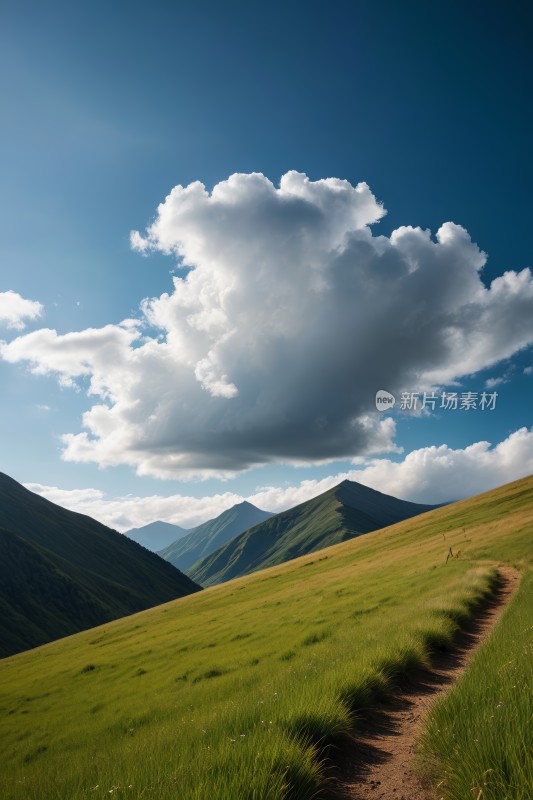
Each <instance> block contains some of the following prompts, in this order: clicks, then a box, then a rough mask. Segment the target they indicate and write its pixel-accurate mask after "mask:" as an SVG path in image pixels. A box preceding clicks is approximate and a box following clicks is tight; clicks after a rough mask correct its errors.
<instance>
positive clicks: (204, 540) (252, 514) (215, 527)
mask: <svg viewBox="0 0 533 800" xmlns="http://www.w3.org/2000/svg"><path fill="white" fill-rule="evenodd" d="M273 516H274V515H273V514H272V513H270V512H269V511H262V510H261V509H260V508H257V507H256V506H254V505H252V504H251V503H248V502H247V501H246V500H245V501H243V502H242V503H237V505H235V506H233V507H232V508H229V509H227V511H223V512H222V514H219V516H218V517H215V519H211V520H208V521H207V522H204V523H203V524H202V525H198V527H196V528H193V530H192V531H190V532H188V533H187V534H186V535H185V536H182V537H181V538H180V539H178V541H176V542H173V543H172V544H171V545H169V546H168V547H166V548H164V549H163V550H161V551H160V552H159V555H160V556H162V557H163V558H165V559H166V560H167V561H170V563H171V564H173V565H174V566H175V567H177V568H178V569H180V570H182V571H183V572H187V573H188V571H189V570H190V569H191V568H192V566H193V565H194V564H195V563H196V562H197V561H199V560H200V559H202V558H206V557H207V556H209V555H210V554H211V553H213V552H214V551H215V550H217V549H218V548H219V547H222V546H223V545H225V544H226V543H227V542H229V541H231V540H232V539H234V538H235V537H236V536H238V535H239V534H241V533H243V531H246V530H248V528H251V527H253V526H254V525H257V524H258V523H260V522H264V521H265V520H268V519H270V517H273Z"/></svg>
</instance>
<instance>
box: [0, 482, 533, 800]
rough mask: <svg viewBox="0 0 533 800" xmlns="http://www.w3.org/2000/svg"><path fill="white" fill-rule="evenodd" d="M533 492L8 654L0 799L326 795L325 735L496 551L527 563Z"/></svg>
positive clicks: (418, 643)
mask: <svg viewBox="0 0 533 800" xmlns="http://www.w3.org/2000/svg"><path fill="white" fill-rule="evenodd" d="M532 496H533V478H529V479H526V480H524V481H520V482H517V483H515V484H511V485H509V486H507V487H503V488H502V489H499V490H496V491H495V492H491V493H489V494H487V495H485V496H482V497H480V498H475V499H473V500H471V501H465V502H462V503H459V504H456V505H455V506H449V507H446V508H443V509H438V510H437V511H434V512H431V513H430V514H429V515H425V516H423V517H417V518H414V519H411V520H408V521H406V522H403V523H400V524H398V525H395V526H394V527H391V528H389V529H386V530H383V531H378V532H376V533H370V534H367V535H365V536H363V537H361V538H358V539H355V540H352V541H350V542H345V543H343V544H339V545H336V546H334V547H332V548H330V549H328V550H326V551H322V552H321V553H320V554H319V555H317V554H313V555H310V556H305V557H303V558H301V559H298V560H296V561H292V562H290V563H288V564H284V565H281V566H278V567H274V568H272V569H270V570H266V571H264V572H261V573H257V574H255V575H251V576H247V577H245V578H241V579H238V580H235V581H233V582H230V583H228V584H224V585H221V586H217V587H213V588H211V589H208V590H206V591H204V592H200V593H199V594H195V595H191V596H189V597H186V598H182V599H181V600H177V601H174V602H172V603H167V604H165V605H163V606H158V607H157V608H154V609H150V610H148V611H144V612H141V613H139V614H136V615H134V616H131V617H127V618H125V619H122V620H117V621H115V622H111V623H109V624H107V625H105V626H102V627H100V628H94V629H92V630H90V631H85V632H82V633H79V634H76V635H75V636H70V637H68V638H66V639H63V640H61V641H58V642H53V643H51V644H49V645H45V646H43V647H41V648H38V649H36V650H34V651H31V652H27V653H21V654H19V655H17V656H13V657H11V658H8V659H5V660H3V661H0V748H1V752H2V760H3V764H2V770H1V776H0V797H2V800H22V798H24V800H53V799H54V798H57V799H58V800H81V798H104V797H105V798H109V797H115V796H120V797H128V798H132V799H133V798H150V797H153V798H154V799H155V800H170V798H172V799H173V800H178V798H179V800H282V798H289V797H290V798H293V800H311V798H315V797H319V796H320V794H319V793H320V791H321V790H322V788H323V785H324V777H323V770H322V765H321V759H322V757H323V752H324V750H323V748H324V745H325V744H327V743H329V742H331V741H332V740H334V739H335V738H338V737H342V736H343V735H344V734H345V733H346V732H347V731H348V730H350V729H351V728H352V726H353V724H354V721H355V724H356V723H357V712H358V711H360V710H361V709H363V708H365V707H368V706H371V705H372V704H373V703H374V702H375V701H376V698H378V697H380V696H383V695H384V694H386V693H387V692H390V691H391V689H392V687H393V686H394V684H395V682H396V681H397V680H398V679H400V678H401V677H402V676H403V675H405V674H406V673H408V672H409V671H410V670H412V669H413V668H414V667H415V666H417V665H420V664H426V663H427V662H428V657H429V652H430V649H431V647H434V646H436V645H438V644H439V643H442V642H445V641H449V640H450V639H451V638H452V637H453V635H454V633H455V631H456V630H457V626H458V624H459V622H460V621H461V619H464V618H465V617H467V616H468V615H469V614H470V613H472V608H473V607H474V605H475V603H476V602H478V601H479V600H480V599H481V598H482V597H483V596H484V595H485V594H486V593H487V592H489V591H490V587H491V583H492V582H493V581H494V575H495V566H496V565H497V564H498V563H503V562H506V563H512V564H514V565H515V566H518V567H519V568H524V566H525V563H526V559H525V554H526V552H527V549H528V547H529V545H530V541H531V531H532V530H533V508H532ZM450 546H452V548H453V550H454V552H456V551H457V550H461V553H462V556H461V558H460V559H453V560H450V561H449V562H448V564H446V563H445V561H446V554H447V552H448V548H449V547H450ZM506 619H507V618H506V617H504V619H503V620H502V622H501V623H500V631H501V630H503V631H504V634H503V635H504V638H505V641H506V642H507V644H508V645H509V650H508V652H509V653H510V652H512V648H511V647H510V643H511V641H515V639H514V638H513V637H514V634H513V631H512V626H511V628H508V625H507V621H506ZM509 631H510V632H509ZM509 637H511V638H509ZM484 679H485V681H487V682H489V683H490V682H491V681H495V682H498V680H499V677H498V675H486V676H485V678H484ZM485 768H486V767H485ZM472 769H473V768H472ZM465 797H469V795H465ZM517 797H520V795H517ZM462 800H463V798H462Z"/></svg>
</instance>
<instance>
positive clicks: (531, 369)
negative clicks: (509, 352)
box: [524, 367, 533, 375]
mask: <svg viewBox="0 0 533 800" xmlns="http://www.w3.org/2000/svg"><path fill="white" fill-rule="evenodd" d="M524 375H533V367H526V368H525V370H524Z"/></svg>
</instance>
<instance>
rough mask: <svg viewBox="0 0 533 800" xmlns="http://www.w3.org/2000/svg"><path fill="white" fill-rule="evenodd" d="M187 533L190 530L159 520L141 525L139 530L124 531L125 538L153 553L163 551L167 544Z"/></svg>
mask: <svg viewBox="0 0 533 800" xmlns="http://www.w3.org/2000/svg"><path fill="white" fill-rule="evenodd" d="M188 533H190V530H187V528H182V527H180V526H179V525H171V523H170V522H163V520H160V519H158V520H156V521H155V522H149V523H148V525H143V526H142V527H141V528H131V529H130V530H129V531H124V535H125V536H127V537H128V538H129V539H133V541H134V542H137V544H142V546H143V547H146V548H147V550H151V551H152V552H153V553H157V552H159V550H163V548H164V547H168V545H169V544H172V543H173V542H175V541H177V540H178V539H180V538H181V537H182V536H185V535H186V534H188Z"/></svg>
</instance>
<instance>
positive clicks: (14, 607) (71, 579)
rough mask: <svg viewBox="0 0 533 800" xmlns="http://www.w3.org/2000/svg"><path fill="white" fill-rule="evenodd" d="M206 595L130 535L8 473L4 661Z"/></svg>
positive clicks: (0, 579) (0, 646) (3, 521)
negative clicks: (184, 598) (106, 624)
mask: <svg viewBox="0 0 533 800" xmlns="http://www.w3.org/2000/svg"><path fill="white" fill-rule="evenodd" d="M199 590H200V587H199V586H198V585H196V584H195V583H194V582H193V581H191V580H190V579H189V578H188V577H187V576H186V575H183V574H182V573H181V572H179V570H177V569H175V568H174V567H173V566H172V565H171V564H169V563H167V562H165V561H164V560H163V559H162V558H160V557H159V556H157V555H155V553H151V552H149V551H148V550H146V549H144V548H143V547H141V546H140V545H138V544H137V543H136V542H133V541H131V540H130V539H128V538H127V537H126V536H124V535H123V534H120V533H118V532H117V531H114V530H111V529H110V528H106V527H105V525H102V524H101V523H99V522H97V521H96V520H94V519H91V517H87V516H85V515H83V514H77V513H75V512H74V511H67V509H64V508H62V507H61V506H58V505H56V504H55V503H52V502H50V501H49V500H46V499H45V498H44V497H41V496H40V495H37V494H34V493H33V492H30V491H29V490H28V489H26V488H24V486H22V485H21V484H20V483H17V481H15V480H13V479H12V478H10V477H9V476H7V475H4V474H2V473H0V657H3V656H6V655H9V654H11V653H15V652H18V651H20V650H25V649H27V648H29V647H35V646H37V645H39V644H44V643H45V642H49V641H51V640H52V639H55V638H58V637H60V636H66V635H68V634H71V633H75V632H77V631H80V630H84V629H86V628H90V627H93V626H94V625H99V624H101V623H104V622H109V621H110V620H113V619H116V618H117V617H121V616H124V615H127V614H131V613H133V612H135V611H142V610H144V609H146V608H150V607H151V606H155V605H158V604H160V603H164V602H167V601H168V600H173V599H175V598H178V597H182V596H184V595H187V594H190V593H192V592H196V591H199Z"/></svg>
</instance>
